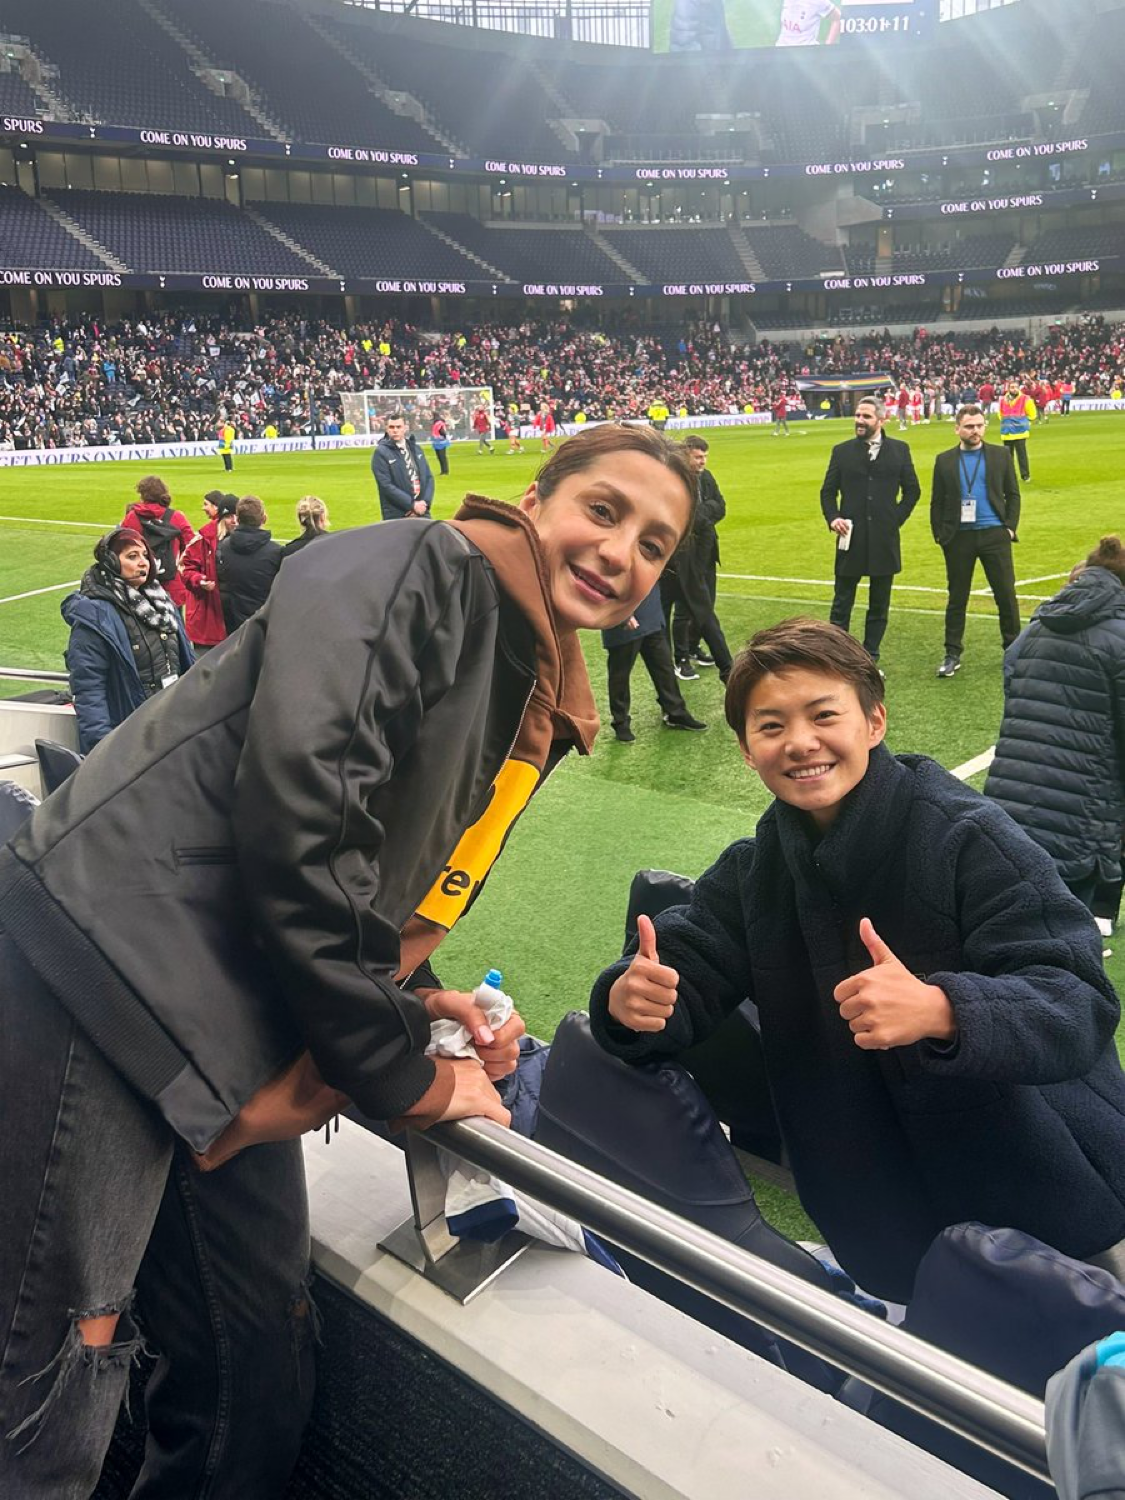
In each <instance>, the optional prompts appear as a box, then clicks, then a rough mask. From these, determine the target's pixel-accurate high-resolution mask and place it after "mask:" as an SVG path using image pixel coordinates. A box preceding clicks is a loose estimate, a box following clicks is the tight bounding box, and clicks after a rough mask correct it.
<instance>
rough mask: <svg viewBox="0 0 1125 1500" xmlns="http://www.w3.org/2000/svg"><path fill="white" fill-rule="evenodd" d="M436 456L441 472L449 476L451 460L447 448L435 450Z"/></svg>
mask: <svg viewBox="0 0 1125 1500" xmlns="http://www.w3.org/2000/svg"><path fill="white" fill-rule="evenodd" d="M434 456H435V457H436V459H437V461H438V463H439V464H440V465H441V472H442V473H443V474H448V473H449V458H448V456H447V450H446V449H445V448H435V449H434Z"/></svg>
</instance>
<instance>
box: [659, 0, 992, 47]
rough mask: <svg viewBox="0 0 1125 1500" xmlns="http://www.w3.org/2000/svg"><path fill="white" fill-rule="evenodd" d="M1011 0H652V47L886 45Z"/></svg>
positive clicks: (928, 34) (900, 41) (914, 37)
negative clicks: (881, 42) (861, 42)
mask: <svg viewBox="0 0 1125 1500" xmlns="http://www.w3.org/2000/svg"><path fill="white" fill-rule="evenodd" d="M999 3H1004V4H1012V3H1013V0H653V4H652V47H653V50H654V51H655V52H730V51H732V50H735V49H740V48H745V47H835V46H846V45H847V43H848V42H849V41H853V40H857V39H858V40H864V41H870V40H871V39H873V38H874V39H876V40H886V41H887V42H888V43H890V44H894V43H903V42H907V41H910V40H917V39H918V38H921V37H925V36H930V35H932V34H933V32H934V31H935V30H936V28H937V24H938V22H939V21H948V20H959V19H960V18H961V17H963V16H971V15H976V14H979V13H980V12H982V11H986V10H990V9H992V8H994V7H995V6H996V5H997V4H999Z"/></svg>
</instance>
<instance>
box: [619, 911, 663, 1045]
mask: <svg viewBox="0 0 1125 1500" xmlns="http://www.w3.org/2000/svg"><path fill="white" fill-rule="evenodd" d="M679 982H680V976H679V974H678V973H677V972H676V970H675V969H673V968H670V967H669V966H668V965H667V964H662V963H661V962H660V958H659V955H658V953H657V948H656V928H655V927H654V926H653V924H652V918H651V917H646V916H643V915H642V916H639V917H638V918H637V951H636V953H635V954H634V955H633V960H632V962H631V963H630V965H629V967H628V968H627V969H626V970H625V972H624V974H622V975H620V976H619V977H618V978H617V979H615V980H614V982H613V988H612V989H611V990H610V992H609V1013H610V1015H611V1016H612V1017H613V1019H614V1020H615V1021H616V1022H617V1023H618V1024H619V1025H621V1026H627V1027H628V1028H629V1030H630V1031H663V1030H664V1027H665V1026H666V1025H667V1022H668V1017H669V1016H670V1015H671V1014H672V1012H673V1010H674V1009H675V1007H676V996H677V986H678V985H679Z"/></svg>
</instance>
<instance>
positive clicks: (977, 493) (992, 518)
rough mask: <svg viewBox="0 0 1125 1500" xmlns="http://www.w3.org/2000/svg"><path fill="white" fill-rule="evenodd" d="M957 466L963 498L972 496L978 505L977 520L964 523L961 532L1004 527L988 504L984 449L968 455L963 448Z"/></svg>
mask: <svg viewBox="0 0 1125 1500" xmlns="http://www.w3.org/2000/svg"><path fill="white" fill-rule="evenodd" d="M957 465H958V468H959V469H960V471H961V498H962V499H964V498H965V497H966V496H968V495H971V496H972V497H973V499H974V500H975V501H976V503H977V518H976V520H975V521H962V522H961V530H962V531H983V530H984V528H985V527H986V526H1003V524H1004V523H1003V521H1002V520H1001V519H1000V517H999V516H998V515H997V514H996V512H995V511H994V510H993V508H992V506H991V505H990V504H989V503H988V478H987V475H986V472H985V471H986V469H987V464H986V463H985V461H984V449H983V448H978V449H977V450H976V452H975V453H968V452H966V451H965V449H964V448H962V449H961V451H960V453H959V454H958V455H957Z"/></svg>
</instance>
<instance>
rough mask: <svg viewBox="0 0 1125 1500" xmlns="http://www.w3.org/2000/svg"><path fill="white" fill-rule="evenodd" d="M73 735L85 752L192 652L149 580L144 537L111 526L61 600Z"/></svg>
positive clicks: (177, 673)
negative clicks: (75, 724) (71, 589)
mask: <svg viewBox="0 0 1125 1500" xmlns="http://www.w3.org/2000/svg"><path fill="white" fill-rule="evenodd" d="M62 616H63V619H64V620H65V621H66V623H67V624H68V625H69V626H70V641H69V644H68V645H67V649H66V665H67V671H68V672H69V673H70V691H71V693H72V695H73V697H74V711H75V713H76V714H77V716H78V740H79V745H80V747H81V750H82V753H83V754H84V755H85V754H88V753H89V751H91V750H92V749H93V748H94V746H95V745H96V744H97V743H98V742H99V741H100V740H103V739H105V737H106V735H107V734H108V733H109V732H110V730H111V729H116V727H117V725H118V724H120V723H121V722H122V721H123V720H124V719H127V718H128V717H129V715H130V714H131V713H132V712H133V710H134V709H136V708H140V706H141V704H142V703H143V702H144V701H145V699H146V698H151V697H153V695H154V694H156V693H159V692H161V691H162V690H163V689H164V688H166V687H171V686H172V684H173V683H174V682H176V681H177V679H178V678H179V677H181V676H182V675H183V673H184V672H186V671H187V669H188V668H189V667H190V666H191V665H192V663H193V662H194V661H195V656H194V654H193V653H192V649H191V643H190V642H189V641H188V638H187V636H186V634H185V633H184V627H183V625H182V623H181V621H180V614H179V611H178V610H177V608H176V606H175V605H174V604H173V602H172V600H171V598H170V597H169V595H168V594H167V593H166V592H165V590H164V588H163V587H162V586H161V585H160V584H159V583H158V582H157V581H156V560H155V558H154V557H153V555H152V549H151V548H150V547H149V544H148V542H147V541H146V540H145V538H144V536H143V535H141V534H140V533H139V532H137V531H134V530H133V529H132V527H129V526H118V527H117V528H116V529H115V530H114V531H110V532H108V533H107V534H106V535H105V536H103V537H102V538H101V540H100V541H99V542H98V544H97V546H96V547H95V548H94V565H93V567H92V568H88V569H87V571H86V573H85V576H84V577H83V579H82V583H81V586H80V587H79V589H78V592H77V593H74V594H69V595H68V596H67V597H66V598H65V599H64V600H63V602H62Z"/></svg>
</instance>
